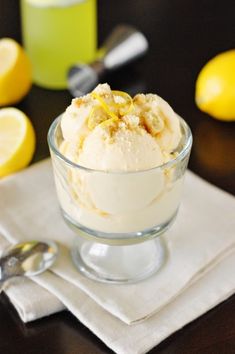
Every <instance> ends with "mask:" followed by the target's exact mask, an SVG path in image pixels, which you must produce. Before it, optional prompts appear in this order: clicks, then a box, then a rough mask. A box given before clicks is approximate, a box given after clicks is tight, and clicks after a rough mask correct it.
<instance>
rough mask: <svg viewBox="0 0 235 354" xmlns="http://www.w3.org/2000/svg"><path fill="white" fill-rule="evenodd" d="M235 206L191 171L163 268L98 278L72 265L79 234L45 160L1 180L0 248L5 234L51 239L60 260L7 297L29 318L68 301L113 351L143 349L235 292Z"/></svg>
mask: <svg viewBox="0 0 235 354" xmlns="http://www.w3.org/2000/svg"><path fill="white" fill-rule="evenodd" d="M234 207H235V200H234V198H233V197H232V196H230V195H229V194H227V193H225V192H222V191H220V190H218V189H217V188H216V187H213V186H211V185H209V184H208V183H207V182H204V181H203V180H201V179H200V178H198V177H196V176H195V175H194V174H192V173H191V172H187V176H186V181H185V189H184V195H183V198H182V205H181V208H180V212H179V215H178V217H177V220H176V222H175V224H174V225H173V226H172V228H171V230H170V231H168V232H167V234H166V235H165V236H164V237H165V239H166V242H167V244H168V249H169V259H168V262H167V263H166V265H165V266H164V267H163V268H162V269H161V271H160V272H159V273H158V274H156V275H155V276H153V277H151V278H149V279H148V280H146V281H143V282H141V283H138V284H132V285H109V284H102V283H97V282H94V281H92V280H90V279H86V278H85V277H83V276H82V275H80V274H79V273H78V272H77V270H76V269H75V267H74V265H73V264H72V261H71V258H70V256H69V250H68V249H69V247H71V244H72V241H73V238H74V234H73V233H72V231H70V230H69V229H68V228H67V226H66V225H65V223H64V221H63V220H62V217H61V216H60V213H59V207H58V202H57V198H56V196H55V190H54V182H53V178H52V171H51V166H50V161H49V160H46V161H43V162H41V163H38V164H36V165H34V166H32V167H30V168H29V169H27V170H25V171H23V172H21V173H19V174H16V175H15V176H12V177H9V178H7V179H4V180H2V181H1V182H0V210H1V212H0V233H1V235H2V238H0V247H1V245H3V243H5V241H4V242H3V239H5V240H6V239H7V240H8V241H9V242H11V243H15V242H19V241H22V240H27V239H54V240H56V241H58V242H59V243H60V245H61V247H60V248H61V250H60V251H61V252H60V257H59V259H58V261H57V262H56V264H55V266H53V268H52V271H48V272H46V273H44V274H42V275H40V276H37V277H33V282H32V281H31V280H29V279H25V280H24V281H23V282H22V280H21V279H17V280H13V281H11V283H10V285H9V286H8V288H7V290H6V292H7V295H8V296H9V298H10V299H11V301H12V303H13V304H14V306H15V307H16V308H17V310H18V312H19V314H20V316H21V318H22V319H23V320H24V321H30V320H33V319H36V318H39V317H40V316H44V315H46V314H50V313H53V312H56V311H59V310H61V309H63V308H64V306H65V307H66V308H68V309H69V310H70V311H72V312H73V313H74V314H75V316H77V318H78V319H79V320H80V321H81V322H83V323H84V324H85V325H86V326H87V327H88V328H90V329H91V330H92V331H93V332H94V333H96V334H97V335H98V336H99V337H100V338H101V339H102V340H103V341H104V342H105V343H106V344H107V345H108V346H110V348H112V349H113V350H115V351H116V352H118V353H143V352H145V351H146V350H148V349H150V348H151V347H153V346H155V345H156V344H157V343H159V342H160V341H161V340H163V339H164V338H165V337H166V336H168V335H169V334H171V333H172V332H174V331H175V330H177V329H178V328H180V327H182V326H183V325H184V324H186V323H188V322H189V321H191V320H192V319H194V318H196V317H197V316H199V315H200V314H202V313H203V312H205V311H207V310H208V309H209V308H211V307H213V306H215V305H216V304H217V303H219V302H220V301H222V300H223V299H225V298H227V297H228V296H230V295H231V293H233V291H234V287H235V284H234V279H233V276H232V275H233V274H232V269H234V264H232V263H234V256H233V253H232V249H233V247H234V242H235V239H234V229H235V220H234V209H235V208H234ZM221 215H223V217H221ZM229 254H230V255H229ZM225 257H226V258H225ZM221 269H223V272H222V271H221ZM222 275H223V276H222ZM199 279H200V280H199ZM218 279H219V281H218ZM35 282H36V283H38V284H40V285H41V286H42V287H43V288H41V287H38V285H36V284H35ZM189 286H190V288H189ZM35 288H36V289H35ZM186 288H187V289H186ZM48 291H49V292H48ZM29 293H30V294H32V296H30V300H31V301H30V302H29V301H28V298H29ZM33 294H37V296H36V297H35V295H33ZM52 294H53V295H52ZM187 294H188V295H187ZM166 305H167V306H166ZM150 316H151V317H150ZM147 318H148V319H147ZM141 321H142V322H141ZM100 323H102V326H100ZM130 324H131V326H130ZM127 329H128V331H127ZM155 329H157V331H154V330H155ZM142 331H143V334H142V335H141V333H142ZM137 337H138V340H137V341H136V338H137ZM133 338H135V340H134V341H133ZM133 342H134V343H133Z"/></svg>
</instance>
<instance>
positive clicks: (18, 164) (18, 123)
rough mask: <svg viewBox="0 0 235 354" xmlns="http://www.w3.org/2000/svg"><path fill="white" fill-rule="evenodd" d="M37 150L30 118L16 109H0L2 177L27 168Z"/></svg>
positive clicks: (0, 173) (0, 165)
mask: <svg viewBox="0 0 235 354" xmlns="http://www.w3.org/2000/svg"><path fill="white" fill-rule="evenodd" d="M34 150H35V133H34V129H33V126H32V123H31V122H30V120H29V118H28V117H27V116H26V115H25V114H24V113H23V112H21V111H20V110H19V109H16V108H2V109H0V177H4V176H7V175H9V174H11V173H13V172H16V171H18V170H20V169H22V168H24V167H26V166H27V165H28V164H29V162H30V161H31V159H32V157H33V153H34Z"/></svg>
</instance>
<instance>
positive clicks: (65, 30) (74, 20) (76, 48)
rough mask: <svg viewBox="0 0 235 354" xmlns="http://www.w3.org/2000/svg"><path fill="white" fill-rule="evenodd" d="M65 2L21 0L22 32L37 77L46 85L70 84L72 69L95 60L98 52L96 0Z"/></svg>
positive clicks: (40, 84) (60, 85)
mask: <svg viewBox="0 0 235 354" xmlns="http://www.w3.org/2000/svg"><path fill="white" fill-rule="evenodd" d="M44 2H46V1H44ZM56 2H57V0H55V1H54V3H55V4H56ZM64 3H65V4H63V6H62V5H60V6H59V5H58V6H56V5H53V6H52V5H48V6H47V5H43V6H40V5H38V4H40V0H37V1H35V0H21V17H22V34H23V40H24V46H25V49H26V52H27V53H28V55H29V58H30V59H31V63H32V66H33V81H34V83H36V84H38V85H39V86H42V87H46V88H52V89H64V88H66V87H67V83H66V77H67V72H68V69H69V68H70V67H71V66H72V65H74V64H76V63H79V62H82V63H87V62H90V61H92V60H93V59H94V57H95V53H96V40H97V38H96V32H97V31H96V0H80V1H79V0H78V1H77V2H76V1H72V2H71V0H70V1H69V0H67V4H66V1H64Z"/></svg>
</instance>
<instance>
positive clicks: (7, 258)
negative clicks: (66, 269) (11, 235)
mask: <svg viewBox="0 0 235 354" xmlns="http://www.w3.org/2000/svg"><path fill="white" fill-rule="evenodd" d="M57 255H58V246H57V245H56V243H55V242H53V241H27V242H23V243H18V244H16V245H13V246H11V247H9V248H8V249H7V250H6V251H5V252H4V254H3V256H2V258H0V282H4V281H5V280H7V279H9V278H12V277H14V276H23V275H25V276H33V275H37V274H40V273H42V272H44V271H45V270H46V269H48V268H49V267H51V266H52V264H53V263H54V262H55V260H56V258H57Z"/></svg>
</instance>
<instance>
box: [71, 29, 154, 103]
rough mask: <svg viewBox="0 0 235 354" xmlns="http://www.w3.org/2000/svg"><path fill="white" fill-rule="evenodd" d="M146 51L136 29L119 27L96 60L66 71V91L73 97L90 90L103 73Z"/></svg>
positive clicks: (141, 34)
mask: <svg viewBox="0 0 235 354" xmlns="http://www.w3.org/2000/svg"><path fill="white" fill-rule="evenodd" d="M147 50H148V41H147V39H146V38H145V36H144V35H143V33H141V32H140V31H138V30H137V29H135V28H134V27H131V26H127V25H120V26H118V27H116V28H115V29H114V31H113V32H112V33H111V35H110V36H109V37H108V38H107V40H106V41H105V42H104V44H103V46H102V48H101V49H100V51H99V52H100V53H102V54H101V55H100V56H99V58H98V59H97V60H95V61H94V62H92V63H90V64H89V65H86V64H81V63H78V64H75V65H74V66H73V67H71V68H70V70H69V71H68V77H67V81H68V89H69V91H70V92H71V94H72V95H73V96H74V97H79V96H81V95H84V94H85V93H88V92H89V91H90V90H92V89H93V88H94V87H95V86H96V85H97V84H98V82H99V81H100V79H101V78H102V76H103V75H104V73H105V71H107V70H109V71H110V70H115V69H118V68H120V67H121V66H123V65H125V64H127V63H130V62H131V61H133V60H135V59H137V58H138V57H140V56H142V55H143V54H144V53H145V52H146V51H147Z"/></svg>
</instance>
